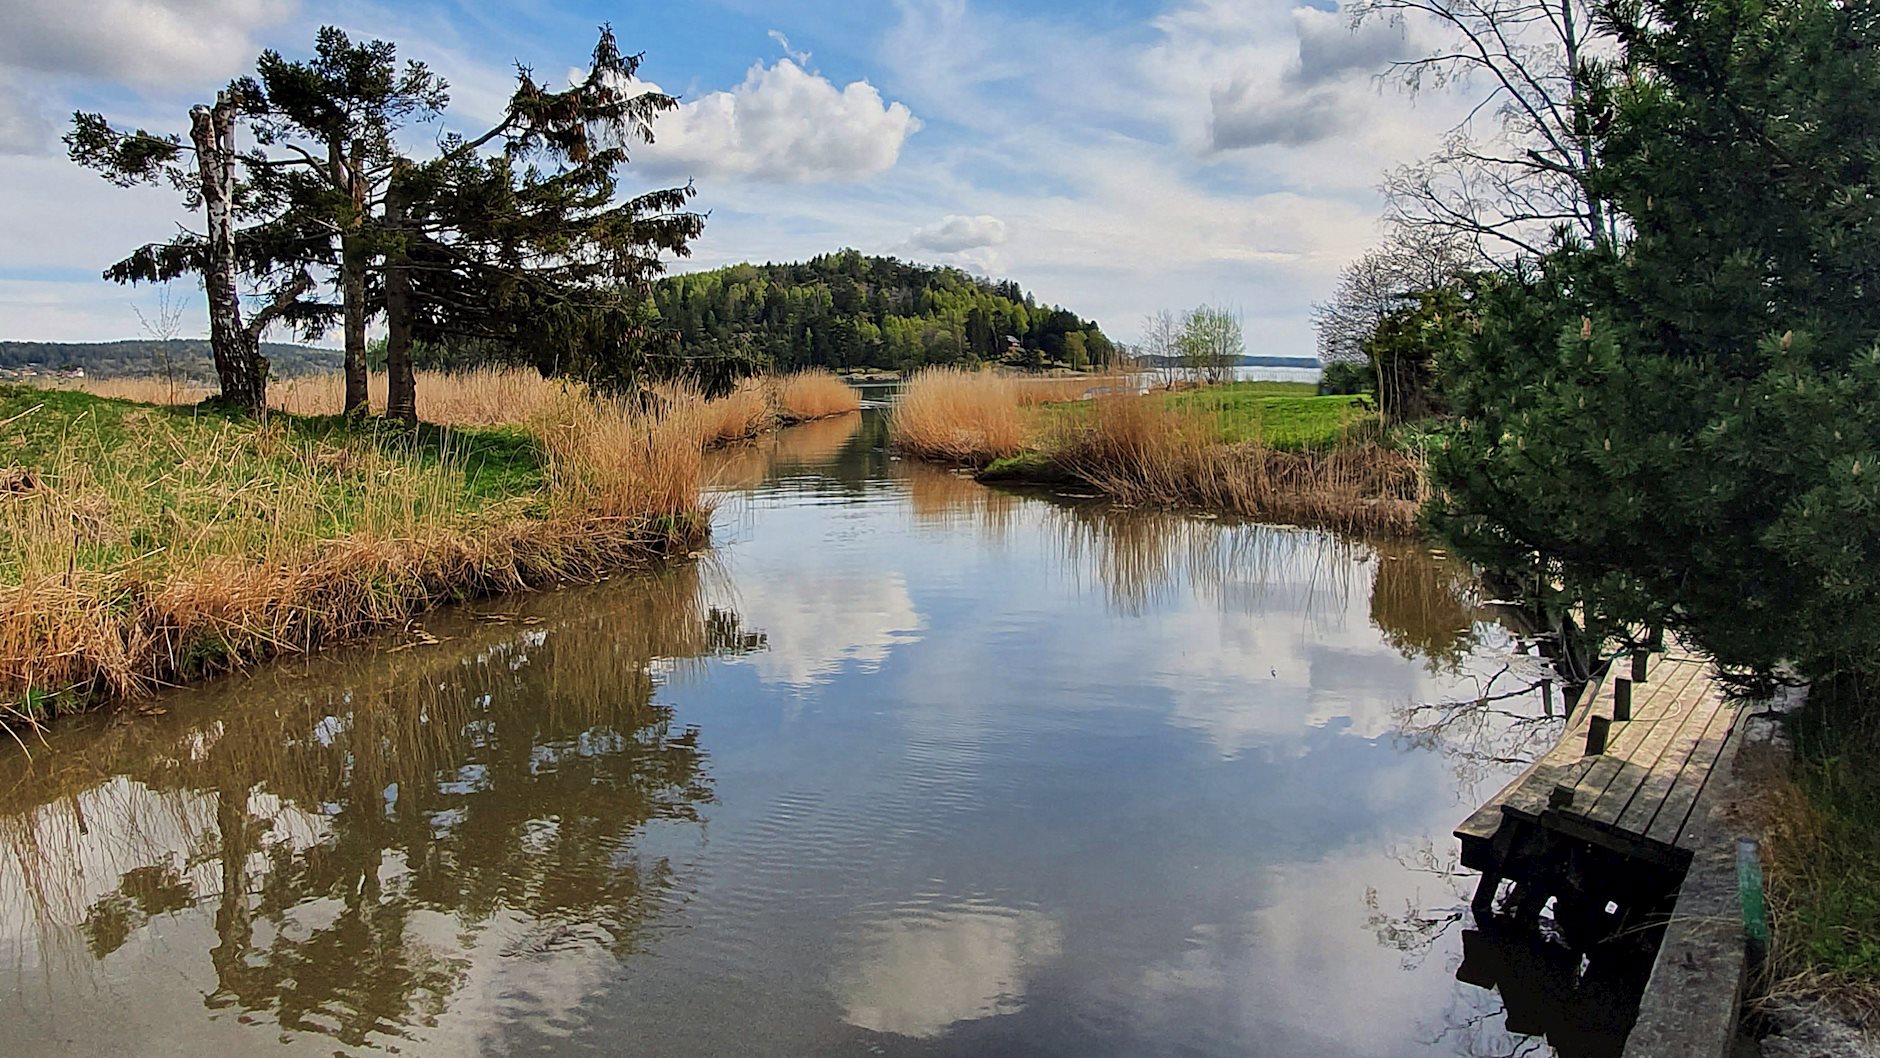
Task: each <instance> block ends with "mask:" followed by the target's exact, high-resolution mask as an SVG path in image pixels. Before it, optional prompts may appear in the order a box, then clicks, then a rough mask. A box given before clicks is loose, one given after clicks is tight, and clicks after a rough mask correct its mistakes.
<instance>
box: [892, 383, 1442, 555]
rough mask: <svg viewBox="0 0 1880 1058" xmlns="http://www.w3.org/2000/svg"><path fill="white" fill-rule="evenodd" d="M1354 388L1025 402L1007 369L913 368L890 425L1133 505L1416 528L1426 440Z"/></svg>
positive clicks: (913, 446) (901, 441)
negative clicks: (1380, 413)
mask: <svg viewBox="0 0 1880 1058" xmlns="http://www.w3.org/2000/svg"><path fill="white" fill-rule="evenodd" d="M1372 421H1373V420H1372V418H1371V415H1370V413H1369V412H1368V411H1367V410H1366V409H1365V408H1364V407H1363V406H1362V405H1361V404H1360V403H1358V400H1357V398H1351V397H1320V396H1316V395H1314V394H1313V392H1312V388H1311V387H1310V386H1303V385H1299V384H1288V383H1274V382H1249V383H1237V384H1234V385H1230V386H1220V387H1210V388H1203V389H1196V390H1187V391H1182V392H1178V393H1164V392H1155V393H1150V394H1146V395H1142V396H1135V395H1115V396H1099V397H1098V398H1097V399H1095V400H1084V401H1076V402H1062V403H1051V404H1044V405H1040V406H1036V407H1026V406H1025V405H1024V404H1023V403H1021V401H1020V400H1019V398H1018V395H1017V393H1016V392H1015V385H1014V383H1013V382H1012V381H1011V380H1009V379H1007V378H1004V377H1002V376H999V375H994V374H989V373H984V372H979V373H974V372H965V371H957V370H950V371H931V372H924V373H922V374H920V375H917V376H915V377H914V378H913V379H912V380H910V382H909V383H908V386H907V388H906V391H905V392H904V393H903V394H902V397H901V400H900V403H899V404H897V405H896V406H895V409H894V412H893V414H892V417H891V419H890V422H889V431H890V435H891V437H892V438H893V442H894V444H895V446H896V447H897V448H899V449H900V450H902V451H904V452H907V453H908V454H910V455H914V456H918V457H920V458H924V459H932V460H935V461H939V462H948V463H956V464H966V465H970V466H975V467H978V468H979V469H980V477H981V479H982V480H1004V481H1065V480H1071V481H1078V482H1081V483H1083V484H1085V485H1088V486H1090V487H1093V488H1095V489H1098V490H1100V491H1102V492H1104V493H1106V494H1108V495H1109V496H1111V497H1112V498H1114V499H1116V500H1118V501H1120V502H1123V503H1129V504H1139V505H1145V506H1162V507H1197V508H1205V509H1213V510H1223V511H1229V512H1232V513H1236V514H1243V515H1247V516H1250V517H1255V518H1266V519H1271V520H1275V521H1285V522H1295V523H1309V524H1317V525H1329V526H1333V527H1335V528H1343V529H1350V530H1355V531H1361V532H1377V533H1396V534H1404V533H1412V532H1415V531H1416V512H1417V508H1418V507H1419V506H1420V504H1421V502H1422V500H1423V498H1424V487H1425V486H1424V481H1423V460H1422V456H1421V454H1420V451H1418V450H1417V449H1415V447H1414V446H1401V445H1392V444H1386V443H1384V442H1382V441H1380V440H1379V439H1378V434H1377V431H1376V429H1375V428H1374V427H1373V426H1372V425H1371V423H1372Z"/></svg>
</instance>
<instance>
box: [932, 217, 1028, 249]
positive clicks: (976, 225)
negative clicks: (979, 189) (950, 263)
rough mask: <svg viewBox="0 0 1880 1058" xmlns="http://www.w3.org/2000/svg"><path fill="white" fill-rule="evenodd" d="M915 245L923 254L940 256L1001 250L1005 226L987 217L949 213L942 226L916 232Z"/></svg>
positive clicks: (997, 220) (993, 218)
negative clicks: (928, 253)
mask: <svg viewBox="0 0 1880 1058" xmlns="http://www.w3.org/2000/svg"><path fill="white" fill-rule="evenodd" d="M911 241H912V242H913V244H914V245H915V246H918V247H920V248H921V249H923V250H933V251H935V252H937V253H958V252H960V251H962V250H977V249H980V248H982V247H987V246H998V245H1000V244H1001V243H1003V242H1005V222H1004V221H1002V220H1000V219H999V218H997V217H994V216H989V215H987V214H984V213H982V214H980V215H978V216H976V217H965V216H961V215H960V214H957V213H949V214H948V215H947V216H946V217H944V218H943V219H942V220H941V221H940V223H938V224H935V225H932V226H930V227H925V228H919V229H916V230H915V232H914V235H913V238H912V240H911Z"/></svg>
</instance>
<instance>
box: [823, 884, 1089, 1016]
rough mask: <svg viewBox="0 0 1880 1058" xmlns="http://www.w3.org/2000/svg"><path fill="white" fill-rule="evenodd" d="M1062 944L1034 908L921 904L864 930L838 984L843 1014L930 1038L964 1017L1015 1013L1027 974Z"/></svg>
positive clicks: (1058, 931)
mask: <svg viewBox="0 0 1880 1058" xmlns="http://www.w3.org/2000/svg"><path fill="white" fill-rule="evenodd" d="M1063 946H1064V942H1063V931H1062V929H1060V927H1059V926H1058V924H1057V923H1056V922H1055V921H1053V920H1052V919H1050V918H1048V917H1046V916H1045V915H1043V914H1040V913H1039V912H1036V911H1015V910H1007V909H1005V908H998V907H960V908H954V909H950V910H945V911H934V910H931V909H926V908H922V909H919V910H918V912H911V913H909V914H908V915H906V916H904V917H900V918H894V919H890V920H888V921H886V922H882V923H880V924H878V925H876V926H875V927H874V928H873V929H872V930H871V931H870V935H869V936H868V939H867V941H866V942H865V945H864V948H863V950H862V951H861V952H860V953H858V958H857V959H856V961H855V964H854V965H853V966H851V967H850V968H849V970H848V972H846V973H845V974H843V975H841V978H840V979H839V980H838V982H837V985H836V987H837V990H838V991H839V992H840V993H841V994H842V997H843V1008H844V1009H843V1019H844V1020H845V1021H847V1022H848V1023H849V1024H851V1025H856V1026H859V1027H861V1028H864V1029H870V1030H873V1031H875V1032H891V1033H894V1034H896V1035H900V1036H912V1037H915V1038H917V1039H931V1038H933V1037H936V1036H939V1035H941V1034H943V1033H944V1032H946V1030H947V1029H948V1028H949V1027H951V1026H952V1025H955V1024H957V1023H959V1022H962V1021H977V1020H978V1019H980V1018H988V1017H993V1016H995V1015H999V1014H1009V1013H1015V1012H1016V1011H1018V1010H1020V1009H1022V1008H1023V1007H1024V1005H1025V988H1026V982H1027V979H1028V978H1029V977H1031V976H1032V975H1033V974H1034V973H1035V972H1036V971H1037V970H1038V969H1040V968H1041V967H1042V966H1044V965H1045V964H1048V963H1050V962H1052V961H1055V960H1056V959H1057V958H1058V957H1059V956H1060V955H1061V954H1062V953H1063Z"/></svg>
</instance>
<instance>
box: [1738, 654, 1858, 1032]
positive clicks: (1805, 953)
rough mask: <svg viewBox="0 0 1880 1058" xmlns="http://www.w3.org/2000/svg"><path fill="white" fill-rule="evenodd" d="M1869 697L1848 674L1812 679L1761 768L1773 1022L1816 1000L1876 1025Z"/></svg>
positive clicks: (1765, 1000)
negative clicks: (1779, 764) (1783, 758)
mask: <svg viewBox="0 0 1880 1058" xmlns="http://www.w3.org/2000/svg"><path fill="white" fill-rule="evenodd" d="M1875 705H1876V703H1875V702H1874V700H1873V696H1872V694H1871V692H1870V690H1869V689H1868V688H1865V687H1863V686H1862V683H1861V681H1859V680H1855V679H1850V678H1840V679H1822V680H1816V681H1814V682H1813V683H1812V684H1811V685H1810V687H1809V690H1808V699H1807V703H1806V704H1805V705H1804V706H1803V707H1802V708H1801V709H1799V710H1797V711H1796V712H1795V713H1794V714H1792V715H1791V716H1790V718H1789V721H1790V722H1789V732H1788V734H1789V737H1790V739H1791V740H1792V759H1791V760H1790V761H1788V762H1787V763H1788V766H1787V767H1786V768H1785V769H1783V770H1782V771H1781V772H1780V773H1776V774H1770V775H1767V776H1764V777H1763V789H1762V815H1763V818H1762V819H1761V820H1760V821H1759V822H1760V823H1761V827H1762V829H1763V831H1764V835H1765V841H1766V844H1767V847H1768V861H1769V864H1768V865H1769V904H1770V915H1771V919H1772V927H1773V930H1772V936H1773V945H1772V948H1771V952H1770V961H1769V966H1768V972H1767V974H1766V975H1765V980H1764V982H1763V983H1762V987H1761V988H1760V989H1759V991H1760V993H1761V998H1760V1000H1759V1005H1760V1006H1762V1007H1764V1008H1768V1009H1771V1010H1774V1011H1780V1012H1784V1014H1785V1015H1786V1016H1780V1015H1778V1016H1775V1017H1774V1018H1773V1020H1774V1021H1775V1022H1776V1023H1777V1025H1778V1027H1781V1026H1782V1025H1783V1024H1784V1023H1785V1022H1797V1021H1806V1020H1809V1018H1808V1017H1802V1016H1798V1015H1797V1012H1806V1011H1807V1010H1809V1008H1810V1007H1811V1006H1816V1005H1818V1004H1822V1003H1825V1004H1827V1006H1828V1007H1830V1008H1831V1009H1832V1010H1834V1011H1835V1012H1837V1013H1838V1014H1839V1015H1840V1016H1841V1018H1843V1019H1844V1020H1845V1021H1847V1022H1848V1023H1850V1024H1852V1025H1853V1026H1856V1027H1858V1028H1860V1029H1862V1030H1864V1031H1866V1032H1868V1033H1874V1032H1875V1031H1876V1030H1880V890H1876V889H1875V886H1874V879H1875V878H1876V877H1880V766H1876V764H1875V762H1876V761H1880V712H1876V709H1875ZM1809 1017H1813V1018H1815V1019H1816V1020H1820V1015H1811V1016H1809ZM1871 1040H1872V1037H1870V1038H1869V1041H1870V1044H1871Z"/></svg>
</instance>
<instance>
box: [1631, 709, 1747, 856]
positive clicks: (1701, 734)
mask: <svg viewBox="0 0 1880 1058" xmlns="http://www.w3.org/2000/svg"><path fill="white" fill-rule="evenodd" d="M1685 697H1686V698H1688V699H1690V702H1691V719H1692V721H1694V723H1690V724H1686V725H1685V728H1684V730H1682V731H1680V732H1679V733H1678V737H1677V738H1676V739H1674V740H1672V743H1671V744H1670V745H1669V746H1667V747H1666V748H1665V752H1664V755H1663V757H1662V759H1661V760H1660V763H1659V766H1658V767H1657V768H1656V769H1654V771H1653V773H1652V775H1651V776H1650V777H1649V778H1648V779H1647V780H1646V781H1645V783H1644V785H1642V786H1641V787H1640V788H1639V790H1638V792H1637V793H1636V794H1635V795H1634V796H1633V797H1632V800H1631V803H1630V804H1628V805H1626V807H1625V809H1624V811H1622V812H1620V814H1619V819H1618V822H1617V824H1616V825H1617V826H1618V827H1619V829H1621V830H1628V831H1631V832H1633V833H1636V834H1648V833H1649V832H1650V831H1651V829H1652V824H1653V823H1654V821H1656V819H1657V818H1658V812H1659V809H1661V808H1663V807H1664V803H1665V799H1666V798H1668V797H1669V796H1671V795H1672V793H1673V792H1674V791H1676V790H1677V789H1678V786H1679V784H1680V783H1682V782H1684V781H1686V778H1687V777H1686V776H1685V767H1686V765H1687V764H1689V763H1690V762H1691V760H1692V757H1693V754H1695V753H1697V751H1698V747H1699V745H1700V744H1701V743H1702V742H1703V740H1704V738H1705V736H1706V733H1707V732H1708V731H1709V729H1710V725H1711V723H1712V721H1714V720H1715V719H1716V717H1717V715H1718V713H1719V712H1723V711H1725V710H1724V708H1723V700H1722V696H1721V694H1719V692H1718V689H1717V684H1716V681H1714V680H1710V679H1705V680H1702V681H1700V682H1698V683H1697V684H1695V685H1694V689H1692V690H1690V691H1687V692H1686V694H1685ZM1689 778H1692V779H1696V780H1697V781H1698V782H1699V785H1700V786H1701V781H1702V778H1703V777H1702V776H1701V775H1693V776H1690V777H1689Z"/></svg>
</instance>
